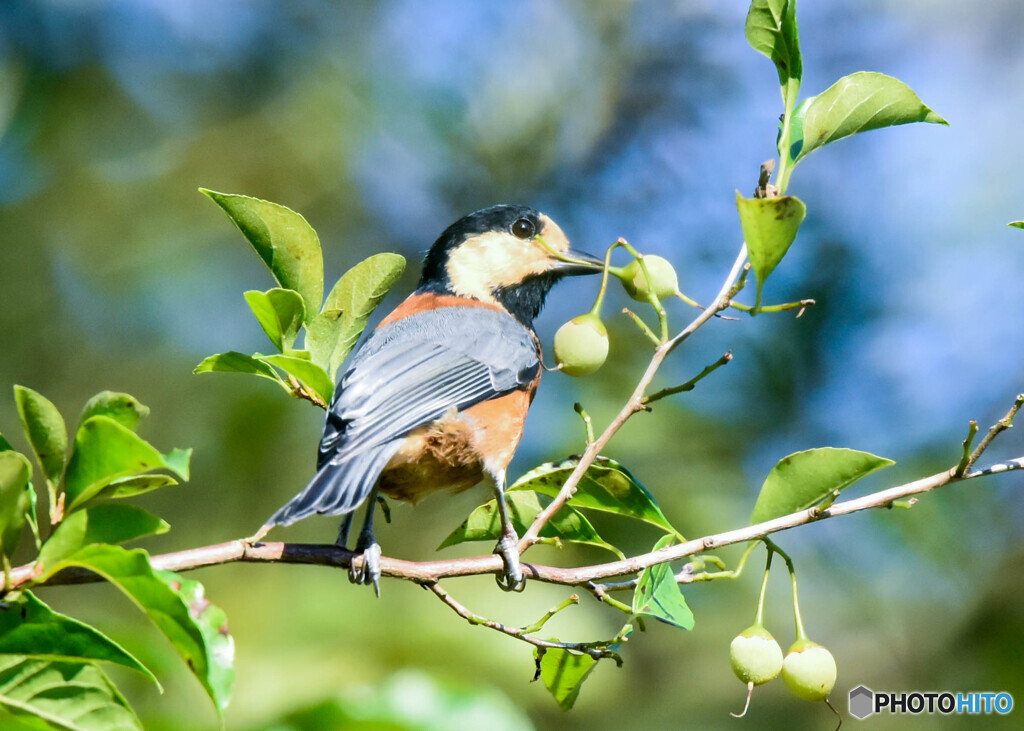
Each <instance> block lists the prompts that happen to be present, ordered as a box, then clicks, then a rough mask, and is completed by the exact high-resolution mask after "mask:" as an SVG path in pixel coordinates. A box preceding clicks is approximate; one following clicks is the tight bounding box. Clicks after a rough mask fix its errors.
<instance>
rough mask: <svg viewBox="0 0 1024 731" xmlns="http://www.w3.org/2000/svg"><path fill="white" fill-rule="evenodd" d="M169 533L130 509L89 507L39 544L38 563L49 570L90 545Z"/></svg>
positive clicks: (150, 516) (136, 509) (150, 517)
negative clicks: (40, 549) (40, 548)
mask: <svg viewBox="0 0 1024 731" xmlns="http://www.w3.org/2000/svg"><path fill="white" fill-rule="evenodd" d="M170 529H171V526H169V525H168V524H167V523H166V522H164V521H163V520H161V519H160V518H158V517H156V516H155V515H153V514H152V513H149V512H147V511H145V510H143V509H142V508H139V507H136V506H134V505H128V504H125V503H103V504H100V505H90V506H86V507H84V508H82V509H81V510H76V511H75V512H73V513H71V514H70V515H68V516H67V517H66V518H65V519H64V520H63V521H62V522H61V523H60V525H58V526H57V528H56V529H55V530H54V531H53V534H52V535H51V536H50V538H49V539H48V540H47V541H46V543H44V544H43V548H42V551H41V552H40V553H39V561H40V562H41V563H42V564H43V566H44V567H45V566H52V565H53V564H55V563H57V562H58V561H62V560H63V559H65V558H67V557H68V556H70V555H71V554H73V553H75V552H76V551H78V549H80V548H82V547H84V546H87V545H89V544H91V543H124V542H125V541H130V540H133V539H135V538H141V537H142V536H149V535H153V534H160V533H166V532H167V531H169V530H170Z"/></svg>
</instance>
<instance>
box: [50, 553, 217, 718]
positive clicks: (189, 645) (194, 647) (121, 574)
mask: <svg viewBox="0 0 1024 731" xmlns="http://www.w3.org/2000/svg"><path fill="white" fill-rule="evenodd" d="M69 566H79V567H81V568H85V569H88V570H89V571H92V572H93V573H96V574H99V575H100V576H101V577H102V578H104V579H105V580H107V581H109V582H110V583H111V584H114V585H115V586H116V587H117V588H118V589H120V590H121V591H122V592H123V593H124V594H125V596H127V597H128V598H129V599H131V600H132V602H134V603H135V604H136V606H138V607H139V609H141V610H142V611H143V612H145V614H146V616H147V617H149V618H150V620H151V621H152V622H153V624H155V625H156V627H157V629H159V630H160V632H162V633H163V635H164V636H165V637H166V638H167V639H168V640H170V642H171V645H172V646H173V647H174V649H175V650H176V651H177V653H178V655H180V656H181V658H182V660H184V661H185V664H186V665H188V668H189V670H191V671H192V673H193V674H194V675H195V676H196V678H198V679H199V682H200V683H201V684H202V686H203V688H204V689H205V690H206V692H207V694H208V695H209V696H210V698H211V699H212V700H213V702H214V705H215V706H216V707H217V710H218V712H222V711H223V710H224V707H225V705H226V704H227V699H226V698H224V697H223V696H222V695H220V689H218V688H215V687H213V686H212V685H211V683H210V659H209V657H208V656H207V651H206V647H207V646H206V639H205V638H204V637H203V632H202V630H201V629H200V627H199V625H198V624H197V623H196V621H195V620H194V619H193V617H192V614H191V613H190V607H189V606H188V605H187V604H186V603H185V602H184V601H183V600H182V598H181V597H180V596H178V594H176V593H175V592H174V590H173V589H172V588H171V587H169V586H168V585H167V584H166V583H165V582H164V581H163V580H162V579H161V578H160V577H159V576H158V575H157V574H156V572H154V571H153V568H152V567H151V566H150V565H149V555H148V554H147V553H146V552H145V551H143V550H142V549H134V550H128V549H125V548H122V547H121V546H110V545H103V544H93V545H91V546H85V547H83V548H81V549H79V550H78V551H76V552H75V553H73V554H71V555H70V556H67V557H65V558H64V559H63V560H61V561H58V562H57V563H56V564H52V565H48V566H45V567H44V568H43V572H42V574H41V575H40V577H39V578H38V579H37V581H39V582H44V581H46V580H47V579H48V578H49V577H50V576H53V574H55V573H57V572H58V571H61V570H62V569H65V568H68V567H69Z"/></svg>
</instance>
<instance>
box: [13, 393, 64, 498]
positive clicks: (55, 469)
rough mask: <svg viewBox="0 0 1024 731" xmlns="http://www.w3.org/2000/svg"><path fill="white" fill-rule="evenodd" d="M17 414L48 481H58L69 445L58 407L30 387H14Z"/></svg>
mask: <svg viewBox="0 0 1024 731" xmlns="http://www.w3.org/2000/svg"><path fill="white" fill-rule="evenodd" d="M14 400H15V401H16V402H17V404H18V415H19V416H20V417H21V425H22V426H23V427H24V428H25V436H26V437H27V438H28V441H29V443H30V444H31V445H32V451H33V452H35V455H36V459H37V460H38V461H39V466H40V467H41V468H42V470H43V474H44V475H45V476H46V479H47V480H49V481H50V483H51V484H54V485H55V484H57V483H58V482H60V476H61V473H63V472H64V460H65V455H66V453H67V449H68V431H67V428H66V427H65V426H64V419H63V418H62V417H61V415H60V412H59V411H57V407H56V406H54V405H53V404H52V403H51V402H50V401H49V400H48V399H47V398H46V397H45V396H43V395H42V394H40V393H37V392H36V391H33V390H32V389H31V388H25V387H24V386H15V387H14Z"/></svg>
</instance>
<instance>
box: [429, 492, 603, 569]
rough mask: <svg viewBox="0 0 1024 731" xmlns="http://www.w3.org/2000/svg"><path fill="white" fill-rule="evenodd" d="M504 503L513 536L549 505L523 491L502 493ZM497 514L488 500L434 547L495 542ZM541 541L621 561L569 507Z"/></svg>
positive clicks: (545, 529)
mask: <svg viewBox="0 0 1024 731" xmlns="http://www.w3.org/2000/svg"><path fill="white" fill-rule="evenodd" d="M505 503H506V504H507V505H508V511H509V517H510V518H511V519H512V525H513V526H515V529H516V533H518V534H519V535H523V533H525V532H526V530H527V529H528V528H529V527H530V525H531V524H532V523H533V521H534V518H536V517H537V514H538V513H539V512H540V511H541V510H543V509H544V508H545V507H547V506H548V505H549V504H550V503H551V498H549V497H548V496H547V495H540V494H538V493H535V492H529V491H527V490H519V491H516V492H509V493H506V494H505ZM501 530H502V526H501V515H500V514H499V513H498V503H497V501H496V500H489V501H487V502H486V503H484V504H483V505H481V506H480V507H478V508H477V509H476V510H474V511H473V512H472V513H470V514H469V517H468V518H466V520H465V521H463V523H462V525H460V526H459V527H458V528H456V529H455V530H454V531H453V532H452V534H451V535H449V536H448V537H447V538H445V539H444V542H443V543H442V544H441V545H440V546H438V547H437V548H438V550H441V549H442V548H446V547H448V546H454V545H456V544H458V543H465V542H467V541H487V540H492V541H493V540H497V539H498V538H499V536H501ZM540 535H541V537H542V538H557V539H559V540H563V541H570V542H572V543H583V544H586V545H590V546H598V547H600V548H605V549H607V550H609V551H611V552H612V553H614V554H615V555H616V556H618V557H619V558H623V555H622V552H621V551H619V549H617V548H615V546H612V545H610V544H608V543H605V542H604V540H602V539H601V536H599V535H598V534H597V531H596V530H594V526H592V525H591V524H590V521H589V520H587V519H586V518H585V517H584V516H583V513H581V512H580V511H578V510H576V509H574V508H571V507H569V506H568V505H565V506H562V509H561V510H559V511H558V512H557V513H555V514H554V516H553V517H552V518H551V520H549V521H548V522H547V524H546V525H545V526H544V527H543V528H542V529H541V531H540Z"/></svg>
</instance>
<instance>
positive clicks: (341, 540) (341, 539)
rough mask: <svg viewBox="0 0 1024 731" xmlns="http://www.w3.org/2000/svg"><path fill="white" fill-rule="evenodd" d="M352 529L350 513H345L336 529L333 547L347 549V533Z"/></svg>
mask: <svg viewBox="0 0 1024 731" xmlns="http://www.w3.org/2000/svg"><path fill="white" fill-rule="evenodd" d="M351 529H352V513H346V514H345V518H344V520H342V521H341V527H340V528H339V529H338V540H336V541H335V542H334V545H335V546H338V547H339V548H347V547H348V532H349V530H351Z"/></svg>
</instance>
